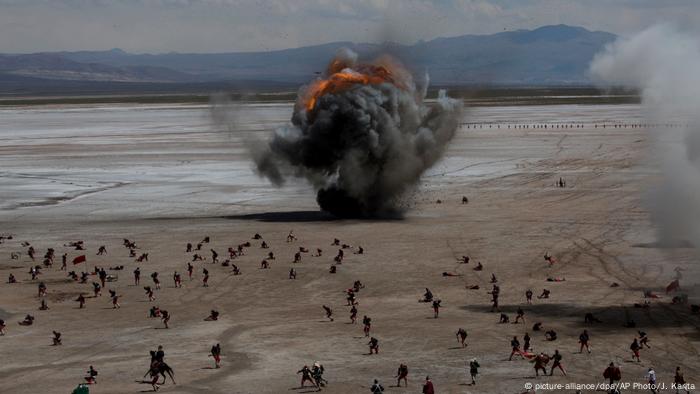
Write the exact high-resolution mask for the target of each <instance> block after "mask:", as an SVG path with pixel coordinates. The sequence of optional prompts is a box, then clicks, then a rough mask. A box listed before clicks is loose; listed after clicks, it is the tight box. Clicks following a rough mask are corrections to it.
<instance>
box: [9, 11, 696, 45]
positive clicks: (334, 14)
mask: <svg viewBox="0 0 700 394" xmlns="http://www.w3.org/2000/svg"><path fill="white" fill-rule="evenodd" d="M659 22H672V23H676V24H678V25H680V26H681V27H685V28H690V29H693V28H695V27H694V26H700V23H699V22H700V0H698V1H696V0H677V1H671V0H668V1H666V0H512V1H505V0H493V1H485V0H440V1H439V0H436V1H424V0H354V1H353V0H257V1H255V0H0V52H5V53H27V52H38V51H58V50H102V49H110V48H122V49H124V50H126V51H129V52H136V53H142V52H150V53H163V52H171V51H177V52H231V51H259V50H270V49H282V48H290V47H298V46H304V45H311V44H319V43H325V42H331V41H354V42H380V41H385V40H391V41H397V42H402V43H413V42H416V41H418V40H429V39H432V38H435V37H448V36H456V35H462V34H488V33H495V32H499V31H503V30H504V29H507V30H516V29H531V28H535V27H539V26H542V25H550V24H559V23H565V24H569V25H577V26H583V27H585V28H588V29H590V30H604V31H609V32H612V33H617V34H623V35H624V34H629V33H632V32H635V31H638V30H641V29H643V28H645V27H648V26H650V25H653V24H655V23H659Z"/></svg>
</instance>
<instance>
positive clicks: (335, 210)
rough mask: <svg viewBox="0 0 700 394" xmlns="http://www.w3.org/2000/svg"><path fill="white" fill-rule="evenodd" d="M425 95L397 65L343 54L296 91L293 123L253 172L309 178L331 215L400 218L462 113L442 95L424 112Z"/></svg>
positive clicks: (260, 154) (259, 153)
mask: <svg viewBox="0 0 700 394" xmlns="http://www.w3.org/2000/svg"><path fill="white" fill-rule="evenodd" d="M426 79H427V78H426ZM425 93H426V87H425V86H424V87H423V89H421V90H420V91H418V90H417V89H416V85H415V83H414V82H413V77H412V76H411V74H410V73H409V72H408V71H407V70H406V69H405V68H403V67H402V66H401V64H400V63H399V62H397V61H396V60H394V59H392V58H390V57H388V56H383V57H381V58H379V59H377V60H375V61H374V62H372V63H367V64H364V63H358V61H357V55H356V54H355V53H353V52H352V51H349V50H347V49H344V50H341V51H339V52H338V54H337V55H336V57H335V58H334V59H333V60H332V61H331V62H330V64H329V66H328V68H327V69H326V71H325V73H324V75H323V78H319V79H317V80H315V81H313V82H312V83H310V84H309V85H306V86H303V87H302V88H301V89H300V90H299V93H298V96H297V102H296V104H295V107H294V114H293V115H292V120H291V124H290V125H288V126H286V127H282V128H279V129H277V130H275V132H274V134H273V136H272V139H271V140H270V141H269V143H268V144H267V145H266V146H265V147H263V148H262V149H257V150H256V151H255V152H254V159H255V162H256V165H257V169H258V172H259V173H260V174H262V175H264V176H266V177H268V178H269V179H270V180H271V181H272V182H273V183H275V184H277V185H280V184H282V183H283V182H284V180H285V179H286V178H288V177H290V176H296V177H303V178H306V179H307V180H308V181H309V182H310V183H311V184H312V185H313V186H314V187H315V188H316V190H317V192H318V194H317V202H318V204H319V205H320V207H321V209H323V210H324V211H327V212H329V213H331V214H333V215H336V216H340V217H376V216H385V215H395V214H398V213H400V211H401V210H400V209H399V207H398V199H399V198H400V197H401V196H402V195H403V194H404V193H405V192H406V191H407V190H409V189H410V188H411V187H412V186H414V185H415V184H416V182H417V181H418V180H419V179H420V176H421V175H422V174H423V172H424V171H425V170H426V169H428V168H429V167H431V166H432V165H433V164H435V162H436V161H437V160H438V159H439V158H440V157H441V156H442V154H443V152H444V150H445V148H446V146H447V144H448V142H449V141H450V140H451V139H452V137H453V136H454V133H455V130H456V129H457V126H458V121H459V116H460V113H461V109H462V104H461V102H459V101H457V100H454V99H450V98H448V97H447V96H446V94H445V92H443V91H441V92H440V94H439V97H438V100H437V101H436V102H435V104H434V105H431V106H427V105H425V104H424V98H425Z"/></svg>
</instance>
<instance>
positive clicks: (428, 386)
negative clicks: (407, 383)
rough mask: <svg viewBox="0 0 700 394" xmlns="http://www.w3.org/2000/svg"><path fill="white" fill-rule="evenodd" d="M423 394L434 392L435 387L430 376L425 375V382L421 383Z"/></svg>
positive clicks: (432, 393) (433, 393)
mask: <svg viewBox="0 0 700 394" xmlns="http://www.w3.org/2000/svg"><path fill="white" fill-rule="evenodd" d="M423 394H435V388H434V387H433V382H432V380H430V376H426V377H425V383H423Z"/></svg>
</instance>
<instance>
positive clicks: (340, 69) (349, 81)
mask: <svg viewBox="0 0 700 394" xmlns="http://www.w3.org/2000/svg"><path fill="white" fill-rule="evenodd" d="M328 74H329V75H330V76H329V77H328V78H326V79H322V80H318V81H315V82H313V83H312V84H311V86H310V87H309V89H308V90H307V93H306V102H305V107H306V110H307V111H311V110H313V109H314V107H315V106H316V102H318V99H319V98H320V97H321V96H323V95H324V94H327V93H338V92H342V91H344V90H347V89H349V88H350V87H352V86H353V85H378V84H382V83H391V84H394V85H396V86H399V87H400V88H403V87H402V86H400V84H398V83H397V82H396V81H395V80H394V78H393V77H392V73H391V71H390V70H389V69H388V68H387V67H384V66H374V65H360V66H358V67H356V69H348V68H346V67H345V65H344V64H343V63H342V62H340V61H338V60H334V61H333V62H331V64H330V65H329V66H328Z"/></svg>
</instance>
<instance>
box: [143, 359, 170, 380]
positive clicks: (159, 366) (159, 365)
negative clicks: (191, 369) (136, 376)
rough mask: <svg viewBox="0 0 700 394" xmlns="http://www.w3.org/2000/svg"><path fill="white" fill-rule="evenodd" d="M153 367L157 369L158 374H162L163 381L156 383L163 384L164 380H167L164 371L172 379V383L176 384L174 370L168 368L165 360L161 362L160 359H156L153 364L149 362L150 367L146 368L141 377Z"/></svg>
mask: <svg viewBox="0 0 700 394" xmlns="http://www.w3.org/2000/svg"><path fill="white" fill-rule="evenodd" d="M154 369H155V370H156V371H157V373H158V374H159V375H162V376H163V383H157V384H165V382H166V381H167V377H166V375H165V374H166V373H167V374H168V376H170V379H171V380H172V381H173V384H177V383H176V382H175V376H174V375H175V371H174V370H173V369H172V368H170V366H169V365H168V364H166V363H165V362H162V361H161V362H159V361H156V362H154V363H153V364H151V368H149V369H148V371H147V372H146V374H145V375H143V377H144V378H145V377H146V376H147V375H148V374H149V373H151V371H152V370H154Z"/></svg>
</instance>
